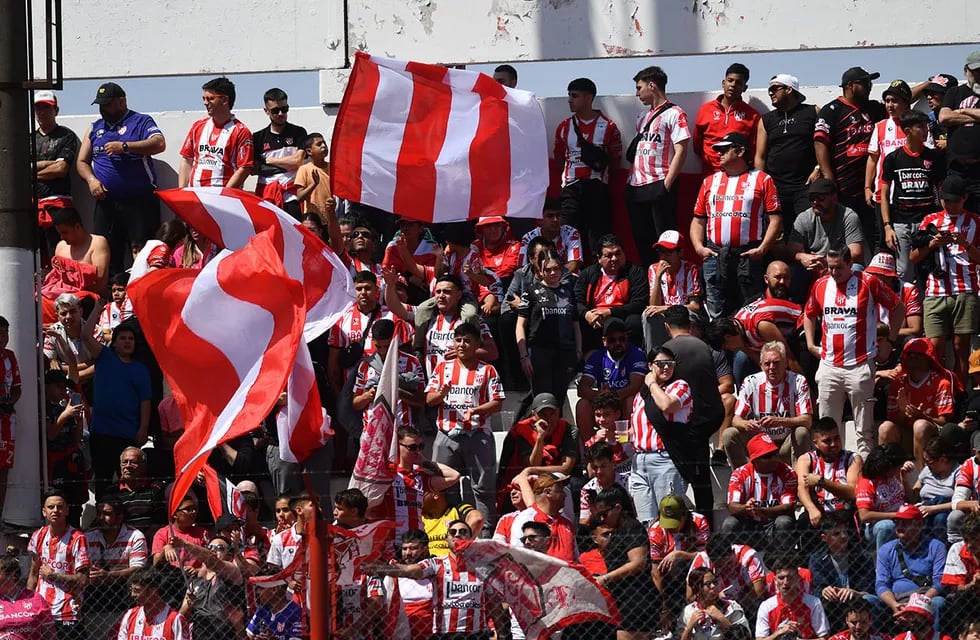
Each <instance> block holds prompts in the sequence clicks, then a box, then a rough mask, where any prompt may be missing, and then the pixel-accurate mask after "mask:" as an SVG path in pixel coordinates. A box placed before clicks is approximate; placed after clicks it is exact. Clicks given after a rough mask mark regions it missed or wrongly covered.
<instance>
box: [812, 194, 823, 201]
mask: <svg viewBox="0 0 980 640" xmlns="http://www.w3.org/2000/svg"><path fill="white" fill-rule="evenodd" d="M826 199H827V194H826V193H813V194H810V202H823V201H824V200H826Z"/></svg>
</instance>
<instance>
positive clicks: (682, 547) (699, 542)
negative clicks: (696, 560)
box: [647, 511, 711, 561]
mask: <svg viewBox="0 0 980 640" xmlns="http://www.w3.org/2000/svg"><path fill="white" fill-rule="evenodd" d="M688 518H690V523H691V527H690V532H688V533H681V532H680V531H668V530H667V529H664V528H663V527H661V526H660V520H657V521H656V522H654V523H653V524H651V525H650V528H649V529H647V539H648V540H650V559H651V560H654V561H660V560H663V559H664V557H665V556H666V555H667V554H668V553H671V552H673V551H675V550H676V551H697V550H703V549H704V548H705V547H706V546H707V545H708V536H709V535H710V534H711V527H710V526H709V525H708V519H707V518H705V517H704V516H703V515H701V514H700V513H697V512H694V511H692V512H691V513H690V514H688Z"/></svg>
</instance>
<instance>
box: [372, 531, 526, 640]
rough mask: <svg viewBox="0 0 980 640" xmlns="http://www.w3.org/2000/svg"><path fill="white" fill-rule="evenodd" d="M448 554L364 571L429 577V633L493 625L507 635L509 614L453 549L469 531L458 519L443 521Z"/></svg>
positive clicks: (476, 632) (481, 631) (466, 632)
mask: <svg viewBox="0 0 980 640" xmlns="http://www.w3.org/2000/svg"><path fill="white" fill-rule="evenodd" d="M447 527H448V530H449V540H450V547H449V555H447V556H445V557H441V558H424V559H422V560H420V561H418V562H417V563H415V564H373V565H369V566H367V567H365V571H366V572H369V573H372V574H374V575H381V576H393V577H398V578H411V579H413V580H421V579H429V580H431V581H432V586H433V591H432V610H433V612H434V615H433V616H432V627H431V632H432V637H433V638H440V639H448V638H454V637H457V635H460V636H463V637H483V636H484V635H485V634H486V633H487V632H488V630H489V626H488V623H489V622H490V621H492V623H493V628H494V630H495V631H496V633H497V634H498V635H499V636H503V637H509V636H510V617H509V616H508V615H507V612H506V609H505V608H504V607H503V606H501V605H502V602H500V601H499V600H498V599H497V597H495V596H494V595H493V594H492V593H491V592H488V591H486V590H485V589H484V585H483V582H482V581H481V580H480V578H479V576H478V575H477V573H476V571H474V570H473V569H470V568H469V567H468V566H467V565H466V562H465V560H464V559H463V558H462V557H461V556H459V555H457V553H456V542H457V541H459V542H462V541H464V540H469V539H471V538H472V537H473V531H472V530H471V529H470V528H469V526H468V525H467V524H466V523H465V522H462V521H460V520H454V521H453V522H450V523H448V525H447Z"/></svg>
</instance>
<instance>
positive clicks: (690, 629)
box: [680, 567, 750, 640]
mask: <svg viewBox="0 0 980 640" xmlns="http://www.w3.org/2000/svg"><path fill="white" fill-rule="evenodd" d="M718 582H719V580H718V578H716V577H715V574H713V573H711V571H709V570H708V569H705V568H704V567H698V568H697V569H694V570H692V571H691V574H690V576H689V577H688V579H687V584H688V588H689V589H690V590H691V591H693V592H694V601H693V602H690V603H688V604H687V606H685V607H684V616H683V619H682V624H683V626H684V631H683V632H681V640H712V639H713V638H719V637H721V638H728V637H746V638H747V637H750V631H749V621H748V619H747V618H746V617H745V611H744V610H743V609H742V605H740V604H739V603H737V602H735V601H734V600H731V599H729V598H724V597H722V594H721V589H720V588H719V584H718ZM680 603H681V604H683V603H684V601H683V600H681V602H680ZM732 627H736V629H737V630H736V629H732Z"/></svg>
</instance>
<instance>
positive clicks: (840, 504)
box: [806, 449, 854, 511]
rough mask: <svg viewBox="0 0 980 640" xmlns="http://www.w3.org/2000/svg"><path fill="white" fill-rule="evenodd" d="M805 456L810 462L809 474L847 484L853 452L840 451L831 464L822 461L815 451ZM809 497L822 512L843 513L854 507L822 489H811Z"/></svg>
mask: <svg viewBox="0 0 980 640" xmlns="http://www.w3.org/2000/svg"><path fill="white" fill-rule="evenodd" d="M806 456H807V458H808V459H809V460H810V473H815V474H817V475H818V476H820V477H821V478H823V479H825V480H832V481H834V482H839V483H841V484H847V470H848V469H849V468H850V467H851V463H852V462H854V452H853V451H848V450H847V449H844V450H842V451H841V452H840V456H838V458H837V459H836V460H834V461H832V462H831V461H828V460H826V459H824V457H823V456H821V455H820V454H819V453H817V452H816V451H808V452H807V453H806ZM810 495H811V496H813V498H814V501H815V502H816V504H817V506H819V507H820V509H821V510H822V511H843V510H845V509H850V508H852V507H853V506H854V505H853V503H851V502H848V501H846V500H841V499H840V498H838V497H837V496H835V495H834V494H832V493H831V492H830V491H827V490H826V489H824V488H823V487H811V488H810Z"/></svg>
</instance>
